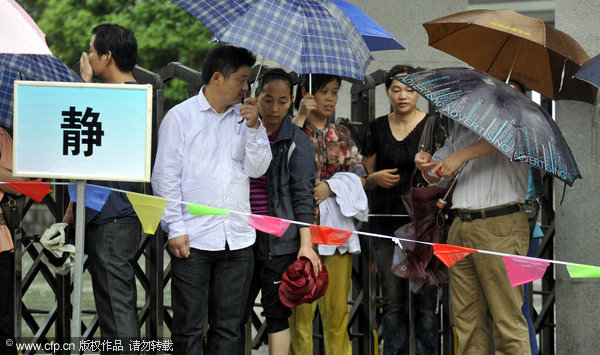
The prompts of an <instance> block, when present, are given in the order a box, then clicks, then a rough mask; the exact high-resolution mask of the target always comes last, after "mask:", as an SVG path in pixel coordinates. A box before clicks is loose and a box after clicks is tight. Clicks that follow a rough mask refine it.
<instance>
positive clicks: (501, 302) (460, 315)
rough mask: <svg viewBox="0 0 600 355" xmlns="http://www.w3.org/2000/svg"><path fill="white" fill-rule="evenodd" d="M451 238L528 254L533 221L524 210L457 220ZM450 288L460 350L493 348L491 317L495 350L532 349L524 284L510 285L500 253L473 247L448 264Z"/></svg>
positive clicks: (511, 354)
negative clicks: (457, 259)
mask: <svg viewBox="0 0 600 355" xmlns="http://www.w3.org/2000/svg"><path fill="white" fill-rule="evenodd" d="M448 244H452V245H458V246H463V247H467V248H474V249H485V250H489V251H496V252H502V253H508V254H518V255H526V254H527V248H528V245H529V226H528V223H527V217H526V215H525V212H523V211H518V212H515V213H512V214H509V215H505V216H499V217H491V218H485V219H475V220H473V221H470V222H463V221H461V220H460V219H459V218H458V217H457V218H456V219H455V220H454V223H453V224H452V227H451V228H450V232H449V236H448ZM449 274H450V294H451V297H452V307H453V314H454V321H455V325H456V330H457V334H458V353H459V354H473V355H481V354H490V350H491V349H490V334H491V329H490V322H489V317H490V316H491V318H492V320H493V335H494V344H495V347H496V354H499V355H500V354H505V355H520V354H530V352H531V349H530V347H529V333H528V328H527V322H526V321H525V318H524V317H523V313H522V312H521V306H522V305H523V286H519V287H511V285H510V282H509V280H508V275H507V273H506V266H505V264H504V262H503V261H502V257H501V256H496V255H490V254H482V253H477V252H474V253H471V254H469V255H468V256H467V257H465V258H463V259H461V260H460V261H459V262H457V263H456V264H454V265H453V266H451V267H450V268H449Z"/></svg>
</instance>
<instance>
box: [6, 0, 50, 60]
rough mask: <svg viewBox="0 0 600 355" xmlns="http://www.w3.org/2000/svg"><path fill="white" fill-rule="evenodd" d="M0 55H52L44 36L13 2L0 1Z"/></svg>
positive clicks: (27, 15)
mask: <svg viewBox="0 0 600 355" xmlns="http://www.w3.org/2000/svg"><path fill="white" fill-rule="evenodd" d="M0 34H1V38H2V40H1V41H0V53H12V54H19V53H22V54H52V53H51V52H50V48H48V45H46V38H45V37H46V36H45V35H44V33H43V32H42V30H40V28H39V27H38V26H37V25H36V24H35V22H34V21H33V19H32V18H31V17H30V16H29V14H28V13H27V12H25V10H23V8H21V6H19V4H17V2H16V1H14V0H4V1H0Z"/></svg>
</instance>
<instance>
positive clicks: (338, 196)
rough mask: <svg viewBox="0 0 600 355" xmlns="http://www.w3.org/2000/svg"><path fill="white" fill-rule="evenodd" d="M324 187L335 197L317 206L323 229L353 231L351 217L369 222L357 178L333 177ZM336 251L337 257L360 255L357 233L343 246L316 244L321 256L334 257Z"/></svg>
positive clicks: (350, 176) (363, 191) (366, 203)
mask: <svg viewBox="0 0 600 355" xmlns="http://www.w3.org/2000/svg"><path fill="white" fill-rule="evenodd" d="M327 183H328V184H329V188H330V189H331V191H332V192H333V193H334V194H335V195H334V196H330V197H328V198H327V199H326V200H325V201H323V202H321V204H320V205H319V212H320V215H321V221H320V222H321V225H322V226H327V227H333V228H339V229H345V230H354V221H353V220H352V217H355V218H357V219H359V220H361V221H363V222H366V221H367V220H368V217H367V216H368V214H369V202H368V200H367V195H366V194H365V190H364V189H363V186H362V183H361V182H360V178H359V177H358V175H356V174H354V173H346V172H339V173H335V175H333V176H332V177H331V179H329V180H327ZM336 251H337V252H338V253H340V255H344V254H346V253H350V254H360V241H359V240H358V236H357V235H356V233H352V235H351V236H350V238H348V241H347V242H346V243H345V244H344V245H324V244H319V254H320V255H333V254H335V252H336Z"/></svg>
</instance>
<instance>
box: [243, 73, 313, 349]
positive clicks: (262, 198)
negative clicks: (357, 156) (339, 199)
mask: <svg viewBox="0 0 600 355" xmlns="http://www.w3.org/2000/svg"><path fill="white" fill-rule="evenodd" d="M292 87H293V84H292V80H291V79H290V77H289V75H288V74H287V73H286V72H285V71H283V70H281V69H273V70H269V71H267V72H265V74H264V75H262V76H261V78H260V79H259V84H258V88H257V90H256V97H257V100H258V107H259V114H260V117H261V119H262V123H263V125H264V126H265V128H266V129H267V134H268V136H269V142H270V143H271V153H272V159H271V164H270V166H269V169H268V170H267V173H266V174H265V175H263V176H261V177H260V178H256V179H250V206H251V209H252V213H253V214H255V215H269V216H273V217H279V218H282V219H286V220H292V221H298V222H303V223H307V224H310V223H312V222H313V220H314V207H315V202H314V197H313V191H314V186H315V171H316V170H317V169H316V165H315V153H314V150H313V148H312V144H311V141H310V137H309V136H308V135H307V134H306V133H304V132H303V131H302V130H300V129H299V128H298V127H296V126H295V125H294V124H293V123H292V120H291V118H290V117H289V116H288V115H287V112H288V110H289V108H290V105H291V103H292V101H293V96H292ZM253 250H254V254H255V263H254V277H253V281H252V286H251V289H250V295H249V297H248V303H247V307H246V315H245V317H244V319H245V320H246V319H248V317H249V316H250V313H251V311H252V307H253V304H254V299H255V298H256V296H257V295H258V291H259V290H260V291H261V295H262V297H261V303H262V306H263V309H264V313H263V315H264V316H265V318H266V322H267V332H268V334H269V354H287V353H288V351H289V346H290V340H291V335H290V330H289V324H288V318H289V316H290V315H291V311H290V309H289V308H288V307H286V306H285V305H283V304H282V303H281V301H280V300H279V294H278V290H279V286H280V284H281V279H282V275H283V273H284V271H285V270H286V269H287V268H288V266H289V265H291V264H292V263H293V262H294V261H295V260H296V259H297V258H300V257H301V256H305V257H307V258H308V259H310V260H311V262H312V264H313V269H314V271H315V274H318V272H319V271H320V270H321V261H320V259H319V257H318V255H317V253H316V252H315V251H314V250H313V248H312V242H311V235H310V230H309V228H308V225H307V226H302V225H300V226H299V225H297V224H290V225H289V227H288V228H287V230H286V231H285V232H284V233H283V234H282V235H281V236H280V237H279V236H275V235H272V234H267V233H264V232H261V231H258V230H257V235H256V243H255V244H254V249H253Z"/></svg>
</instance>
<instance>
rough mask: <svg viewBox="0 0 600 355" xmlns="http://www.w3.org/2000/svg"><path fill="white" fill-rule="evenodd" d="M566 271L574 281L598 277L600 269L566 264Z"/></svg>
mask: <svg viewBox="0 0 600 355" xmlns="http://www.w3.org/2000/svg"><path fill="white" fill-rule="evenodd" d="M567 271H568V272H569V275H571V277H572V278H574V279H577V278H592V277H600V267H598V266H591V265H583V264H567Z"/></svg>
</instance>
